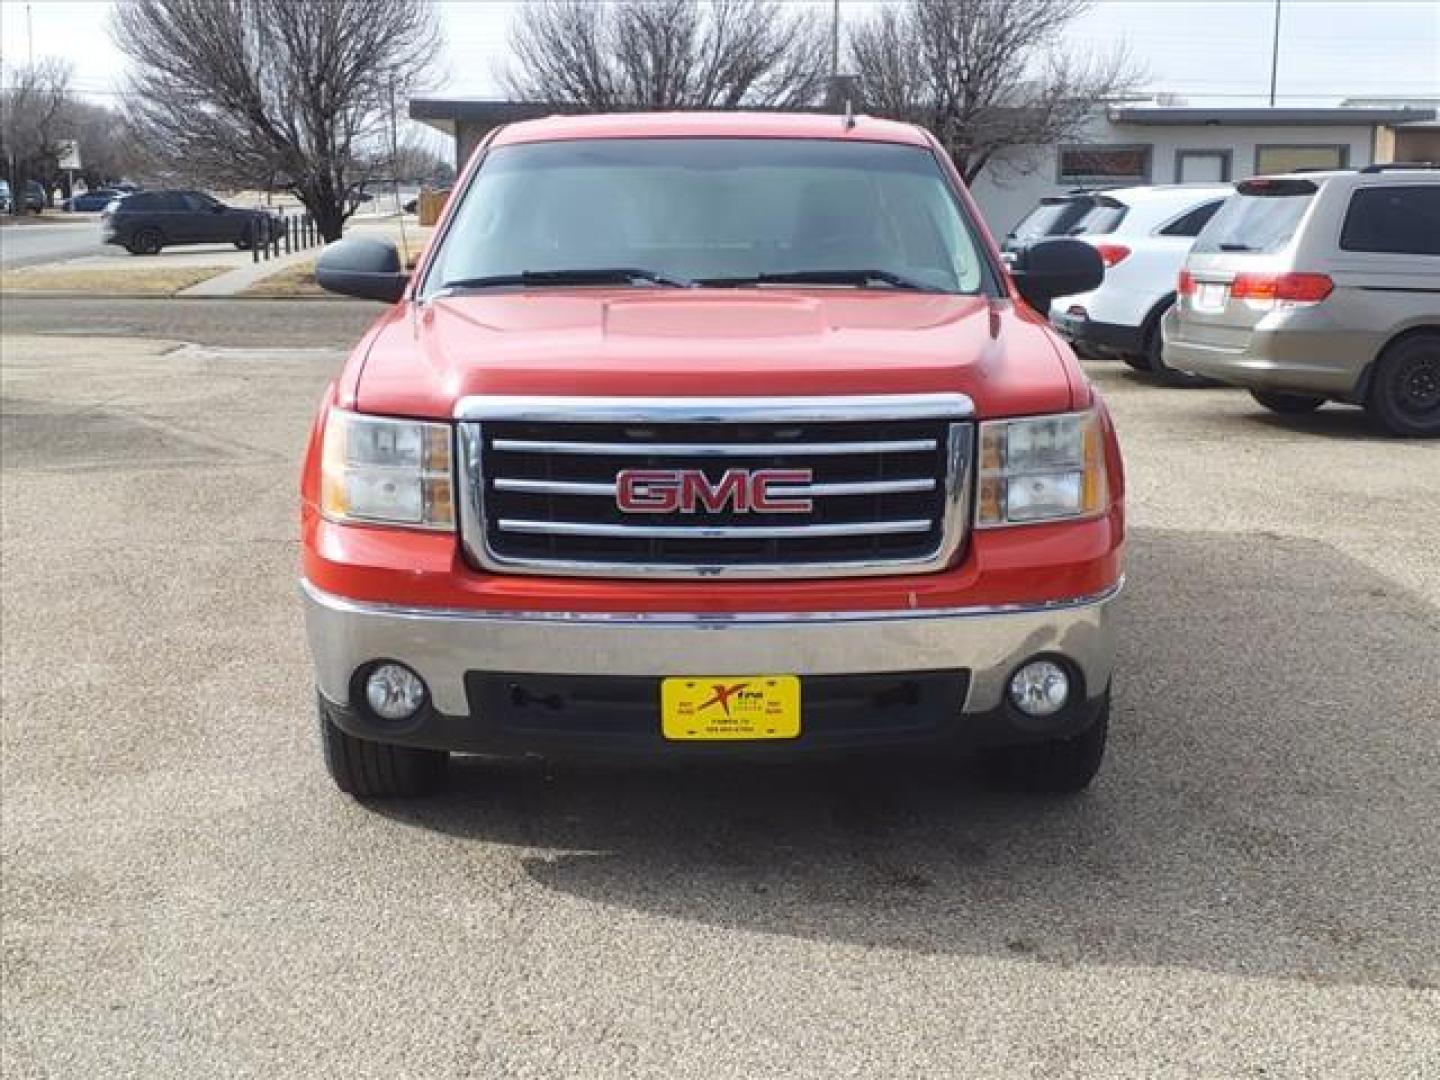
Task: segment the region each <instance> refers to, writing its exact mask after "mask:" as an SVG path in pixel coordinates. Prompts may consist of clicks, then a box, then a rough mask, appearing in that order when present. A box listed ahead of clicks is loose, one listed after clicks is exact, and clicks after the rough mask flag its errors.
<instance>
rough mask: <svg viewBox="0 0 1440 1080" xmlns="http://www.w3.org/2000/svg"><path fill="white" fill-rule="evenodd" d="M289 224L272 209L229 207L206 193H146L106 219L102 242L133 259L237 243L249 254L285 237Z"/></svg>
mask: <svg viewBox="0 0 1440 1080" xmlns="http://www.w3.org/2000/svg"><path fill="white" fill-rule="evenodd" d="M283 229H284V223H283V222H282V221H281V220H280V218H279V217H277V216H276V215H274V214H271V213H270V212H268V211H266V210H242V209H240V208H238V207H234V206H226V205H225V204H224V203H222V202H221V201H220V200H219V199H216V198H215V197H214V196H212V195H207V194H205V193H204V192H203V191H141V192H137V193H135V194H133V195H126V196H124V197H122V198H120V199H118V200H117V201H116V202H114V203H112V204H111V205H110V206H109V207H107V208H106V210H105V211H104V213H102V214H101V215H100V238H101V240H102V241H103V242H105V243H107V244H118V245H120V246H121V247H123V248H125V249H126V250H127V251H129V252H130V254H132V255H154V254H156V253H158V252H159V251H160V250H161V249H162V248H166V247H171V246H175V245H180V244H234V245H235V246H236V247H237V248H240V249H242V250H243V249H245V248H248V247H249V246H250V244H251V243H252V242H253V241H254V240H255V239H256V238H257V237H258V238H259V239H260V241H261V242H262V243H264V242H267V241H269V240H271V239H273V238H274V237H275V236H277V235H280V233H281V232H282V231H283Z"/></svg>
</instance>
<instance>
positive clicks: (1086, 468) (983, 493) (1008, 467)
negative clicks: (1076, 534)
mask: <svg viewBox="0 0 1440 1080" xmlns="http://www.w3.org/2000/svg"><path fill="white" fill-rule="evenodd" d="M1107 496H1108V492H1107V490H1106V486H1105V450H1104V442H1103V440H1102V439H1101V434H1100V417H1099V416H1098V415H1097V414H1096V413H1094V412H1083V413H1064V414H1062V415H1059V416H1037V417H1029V418H1026V419H1024V420H990V421H986V422H985V423H982V424H981V425H980V504H979V509H978V511H977V515H976V517H977V521H976V524H977V525H979V526H981V527H982V528H984V527H986V526H996V525H1028V524H1030V523H1031V522H1038V521H1057V520H1060V519H1062V518H1077V517H1090V516H1092V515H1094V514H1099V513H1101V512H1102V511H1103V510H1104V509H1105V505H1106V502H1107Z"/></svg>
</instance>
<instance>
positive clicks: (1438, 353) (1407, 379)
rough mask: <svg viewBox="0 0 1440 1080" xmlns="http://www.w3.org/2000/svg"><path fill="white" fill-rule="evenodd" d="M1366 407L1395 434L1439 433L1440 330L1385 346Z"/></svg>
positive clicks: (1422, 435)
mask: <svg viewBox="0 0 1440 1080" xmlns="http://www.w3.org/2000/svg"><path fill="white" fill-rule="evenodd" d="M1365 407H1366V409H1367V410H1369V412H1370V415H1371V416H1373V417H1375V419H1376V420H1378V421H1380V423H1381V424H1383V425H1384V426H1385V428H1386V430H1388V431H1389V432H1390V433H1391V434H1393V435H1404V436H1410V437H1419V438H1435V437H1436V436H1440V334H1432V333H1425V334H1416V335H1415V336H1414V337H1409V338H1406V339H1405V340H1404V341H1401V342H1399V343H1397V344H1395V345H1392V346H1390V348H1388V349H1386V350H1385V353H1384V355H1383V356H1381V357H1380V360H1379V363H1377V364H1376V366H1375V378H1374V380H1373V381H1372V382H1371V384H1370V395H1369V399H1368V400H1367V401H1366V403H1365Z"/></svg>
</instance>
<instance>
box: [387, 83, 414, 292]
mask: <svg viewBox="0 0 1440 1080" xmlns="http://www.w3.org/2000/svg"><path fill="white" fill-rule="evenodd" d="M390 188H391V190H392V191H393V192H394V193H395V220H396V221H398V222H399V223H400V251H401V265H402V266H405V267H408V266H409V265H410V243H409V241H408V240H407V239H406V237H405V208H404V207H403V206H401V205H400V119H399V116H398V114H397V113H396V111H395V76H393V75H392V76H390Z"/></svg>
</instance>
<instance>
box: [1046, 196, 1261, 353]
mask: <svg viewBox="0 0 1440 1080" xmlns="http://www.w3.org/2000/svg"><path fill="white" fill-rule="evenodd" d="M1234 193H1235V189H1234V188H1233V187H1232V186H1231V185H1229V184H1168V185H1161V186H1156V187H1134V188H1117V189H1114V190H1111V191H1106V192H1104V193H1103V194H1101V195H1098V196H1097V197H1096V199H1095V205H1094V206H1093V207H1091V209H1090V210H1089V211H1088V212H1087V213H1086V214H1085V216H1084V217H1082V218H1081V219H1080V220H1079V221H1078V222H1077V223H1076V224H1075V226H1074V227H1073V228H1072V229H1071V230H1070V235H1071V236H1074V237H1075V238H1076V239H1079V240H1084V241H1086V242H1088V243H1090V244H1091V245H1093V246H1094V247H1095V249H1096V250H1097V251H1099V252H1100V258H1101V259H1102V260H1103V261H1104V263H1105V281H1104V283H1103V284H1101V286H1100V287H1099V288H1098V289H1096V290H1094V291H1093V292H1088V293H1082V294H1080V295H1078V296H1063V297H1061V298H1060V299H1058V300H1056V301H1054V302H1053V303H1052V304H1051V305H1050V321H1051V322H1052V323H1053V324H1054V325H1055V328H1056V329H1057V330H1058V331H1060V333H1061V334H1063V335H1064V336H1065V337H1066V338H1068V339H1069V340H1070V342H1071V343H1072V344H1073V345H1074V346H1075V349H1076V351H1077V352H1079V353H1080V354H1081V355H1082V356H1089V357H1102V356H1114V357H1118V358H1119V359H1121V360H1124V361H1125V362H1126V363H1127V364H1129V365H1130V366H1131V367H1133V368H1135V369H1136V370H1138V371H1152V372H1156V373H1157V374H1165V375H1166V376H1167V377H1169V378H1170V379H1171V380H1172V381H1175V382H1190V381H1197V380H1195V379H1194V378H1193V377H1192V376H1187V375H1184V374H1182V373H1179V372H1172V371H1169V370H1168V369H1167V368H1166V367H1165V365H1164V362H1163V361H1162V359H1161V356H1160V346H1161V342H1160V319H1161V318H1162V317H1163V316H1164V314H1165V312H1166V311H1167V310H1168V309H1169V308H1170V306H1171V305H1172V304H1174V303H1175V281H1176V278H1177V276H1178V275H1179V272H1180V267H1181V266H1183V265H1184V263H1185V256H1186V254H1187V253H1188V252H1189V251H1190V245H1191V244H1192V243H1194V241H1195V237H1196V236H1198V235H1199V234H1200V230H1201V229H1202V228H1204V226H1205V223H1206V222H1208V221H1209V220H1210V218H1211V217H1213V216H1214V214H1215V212H1216V211H1217V210H1219V209H1220V207H1221V205H1222V204H1223V203H1224V202H1225V200H1226V199H1227V198H1228V197H1229V196H1231V195H1233V194H1234Z"/></svg>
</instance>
